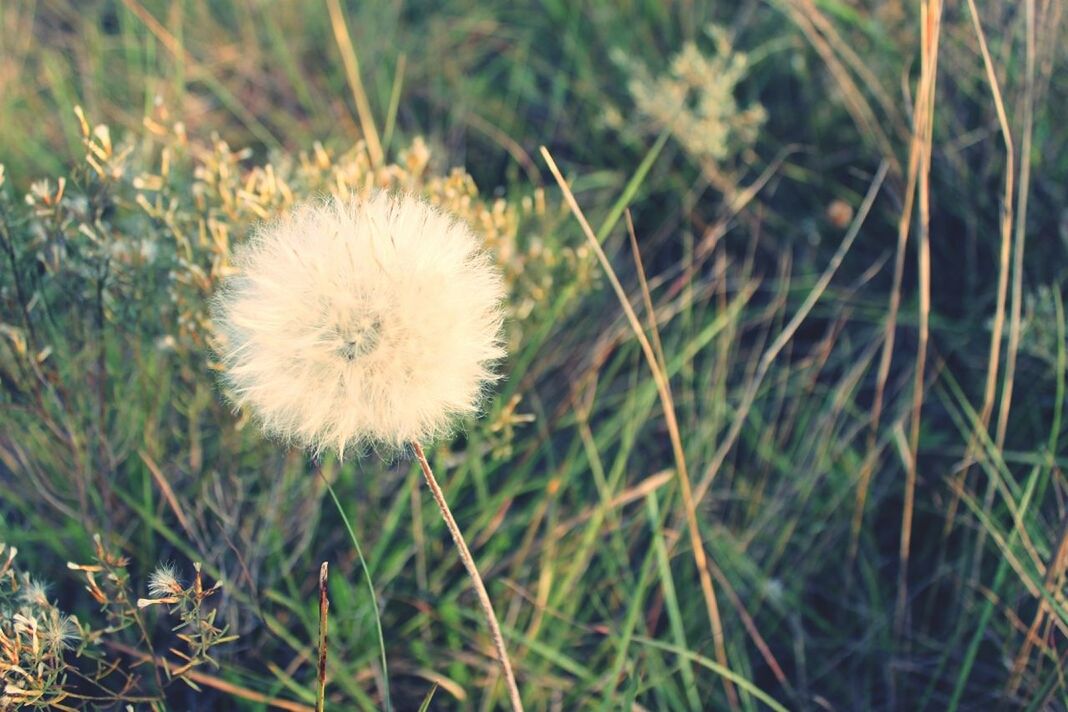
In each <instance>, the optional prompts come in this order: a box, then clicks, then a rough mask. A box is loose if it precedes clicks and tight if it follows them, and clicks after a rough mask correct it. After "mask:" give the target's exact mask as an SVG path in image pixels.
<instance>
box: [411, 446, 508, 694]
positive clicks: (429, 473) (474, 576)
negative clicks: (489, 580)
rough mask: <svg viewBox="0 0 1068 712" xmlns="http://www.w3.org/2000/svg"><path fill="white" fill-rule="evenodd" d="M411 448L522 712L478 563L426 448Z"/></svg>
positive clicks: (495, 616) (502, 640) (498, 625)
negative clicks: (458, 557)
mask: <svg viewBox="0 0 1068 712" xmlns="http://www.w3.org/2000/svg"><path fill="white" fill-rule="evenodd" d="M412 448H413V449H414V450H415V457H416V458H417V459H418V460H419V465H420V467H422V468H423V477H424V478H426V483H427V486H429V487H430V492H431V493H432V494H433V495H434V501H435V502H436V503H437V505H438V509H440V510H441V516H442V518H443V519H444V520H445V526H447V527H448V529H449V533H450V534H452V540H453V542H455V544H456V549H457V551H458V552H459V553H460V560H461V561H463V563H464V568H466V569H467V574H468V576H470V577H471V583H473V584H474V586H475V593H477V594H478V601H479V603H481V604H482V611H483V613H485V614H486V622H487V623H488V624H489V627H490V633H492V634H493V644H494V645H495V646H496V648H497V658H498V660H499V661H500V664H501V669H502V670H504V679H505V682H506V683H507V685H508V694H509V696H510V697H511V698H512V709H514V710H516V712H523V702H522V700H520V699H519V686H518V685H516V682H515V673H513V672H512V663H511V661H510V660H509V659H508V653H507V651H505V649H504V636H503V635H501V626H500V624H499V623H497V615H496V614H495V613H494V612H493V603H492V602H491V601H490V597H489V594H488V593H487V592H486V585H485V584H484V583H482V577H481V576H480V575H479V573H478V568H477V567H476V566H475V560H474V558H472V556H471V551H470V550H469V549H468V548H467V543H466V542H465V541H464V536H463V534H461V533H460V527H459V526H458V525H457V524H456V520H455V519H454V518H453V516H452V510H450V509H449V504H448V502H446V501H445V493H444V492H442V491H441V487H439V486H438V481H437V480H436V479H435V478H434V471H433V470H431V469H430V463H429V462H427V460H426V455H425V454H423V448H422V447H421V446H420V445H419V443H416V442H413V443H412Z"/></svg>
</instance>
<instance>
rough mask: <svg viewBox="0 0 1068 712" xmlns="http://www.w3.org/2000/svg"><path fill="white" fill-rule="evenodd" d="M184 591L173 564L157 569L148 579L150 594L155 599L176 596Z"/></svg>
mask: <svg viewBox="0 0 1068 712" xmlns="http://www.w3.org/2000/svg"><path fill="white" fill-rule="evenodd" d="M183 590H184V589H183V587H182V584H181V583H180V582H179V581H178V574H177V572H176V571H175V569H174V566H173V565H171V564H162V565H160V566H158V567H156V570H155V571H153V572H152V574H151V575H149V577H148V593H149V595H151V596H153V597H154V598H163V597H165V596H174V595H176V594H179V593H181V592H182V591H183Z"/></svg>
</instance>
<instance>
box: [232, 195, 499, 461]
mask: <svg viewBox="0 0 1068 712" xmlns="http://www.w3.org/2000/svg"><path fill="white" fill-rule="evenodd" d="M234 261H235V264H236V267H237V269H238V270H239V273H238V274H237V275H236V276H235V277H233V278H231V279H230V280H228V282H227V284H226V286H225V287H224V289H223V291H222V293H221V295H220V296H219V298H217V300H216V302H215V308H214V317H215V324H216V326H217V329H218V331H219V333H220V335H221V337H222V340H223V345H222V348H221V357H222V361H223V365H224V366H225V372H226V376H225V378H226V385H227V386H228V388H229V397H230V398H231V399H232V401H233V402H234V404H235V405H236V406H238V407H241V408H247V409H248V410H249V411H250V412H251V413H252V414H253V415H254V416H255V417H256V418H258V419H259V421H260V422H261V424H262V426H263V428H264V430H265V431H267V432H268V433H270V434H273V435H275V436H278V437H280V438H281V439H283V440H286V441H290V442H295V443H297V444H299V445H301V446H303V447H307V448H310V449H311V450H313V451H315V452H316V453H318V452H321V451H322V450H324V449H328V448H329V449H334V450H336V451H337V452H338V453H339V454H341V455H344V453H345V452H346V451H347V450H349V449H352V448H357V449H358V448H361V447H362V446H366V445H374V446H379V447H383V446H384V447H385V449H387V450H389V449H393V450H395V449H400V448H403V447H404V446H405V445H406V444H407V443H412V442H418V443H426V442H429V441H431V440H433V439H434V438H436V437H439V436H442V435H444V434H447V433H448V432H449V430H450V429H451V427H453V425H454V423H455V422H456V420H457V418H458V417H462V416H466V415H471V414H474V413H476V412H477V411H478V407H479V403H480V400H481V394H482V392H483V389H484V387H485V385H486V384H487V383H489V382H491V381H492V380H493V379H494V374H493V370H492V368H493V364H494V363H495V362H496V361H498V360H499V359H500V358H501V356H502V355H503V349H502V347H501V340H500V327H501V321H502V312H501V308H500V303H501V298H502V296H503V286H502V281H501V278H500V275H499V274H498V272H497V271H496V270H495V269H494V268H493V266H492V264H491V262H490V259H489V257H488V256H486V255H485V253H483V252H482V250H481V249H480V245H479V242H478V240H477V239H476V238H475V236H474V235H473V234H472V232H471V231H470V230H469V229H468V228H467V227H466V226H465V225H464V224H462V223H460V222H458V221H456V220H453V219H451V218H449V217H448V216H446V215H445V214H444V213H442V212H440V211H438V210H436V209H435V208H433V207H431V206H430V205H428V204H426V203H424V202H421V201H419V200H417V199H416V198H413V197H410V196H406V197H401V198H395V197H392V196H390V195H389V194H386V193H379V194H377V195H374V196H373V197H371V198H369V199H366V200H358V199H350V200H342V199H337V198H335V199H332V200H330V201H329V202H326V203H321V204H311V205H305V206H303V207H300V208H297V209H296V210H295V211H293V212H291V213H290V214H288V215H286V216H285V217H283V218H281V219H280V220H278V221H276V222H274V223H273V224H270V225H268V226H266V227H265V228H264V229H262V230H261V231H260V232H259V233H258V234H256V235H255V236H254V237H253V239H252V240H251V241H250V243H249V244H248V245H246V246H245V248H244V249H242V250H240V251H239V252H238V253H237V255H236V256H235V260H234Z"/></svg>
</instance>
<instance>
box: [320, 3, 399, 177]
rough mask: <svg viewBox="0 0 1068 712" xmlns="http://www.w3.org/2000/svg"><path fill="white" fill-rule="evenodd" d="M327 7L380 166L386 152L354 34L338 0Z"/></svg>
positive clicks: (365, 133)
mask: <svg viewBox="0 0 1068 712" xmlns="http://www.w3.org/2000/svg"><path fill="white" fill-rule="evenodd" d="M326 8H327V10H328V11H329V12H330V26H331V27H332V28H333V30H334V39H335V40H337V48H338V51H339V52H341V61H342V62H343V63H344V64H345V76H346V78H347V79H348V82H349V87H350V88H351V89H352V98H353V101H355V102H356V113H357V114H358V115H359V117H360V129H361V130H362V131H363V137H364V139H366V141H367V151H368V153H370V154H371V163H373V164H374V165H376V166H380V165H382V164H383V162H384V161H385V152H384V151H383V150H382V142H381V141H380V140H379V138H378V129H377V128H376V127H375V120H374V115H373V114H372V113H371V104H370V102H369V101H367V92H366V91H365V90H364V88H363V80H362V79H361V78H360V60H359V59H358V58H357V55H356V47H355V46H354V45H353V43H352V35H350V34H349V26H348V24H347V23H346V22H345V15H344V14H343V13H342V11H341V5H340V4H339V3H338V0H326Z"/></svg>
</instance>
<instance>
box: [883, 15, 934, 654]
mask: <svg viewBox="0 0 1068 712" xmlns="http://www.w3.org/2000/svg"><path fill="white" fill-rule="evenodd" d="M921 22H922V25H921V48H920V52H921V66H920V84H919V91H918V92H917V102H916V117H915V132H914V134H913V143H914V145H915V144H918V146H917V150H918V152H919V156H920V165H919V170H918V181H917V190H918V193H919V196H918V203H919V218H920V219H919V229H918V231H917V240H918V249H917V269H918V271H919V292H920V300H919V301H920V303H919V338H918V340H917V345H916V369H915V374H914V377H913V384H912V419H911V431H910V433H909V458H908V460H907V467H906V472H905V501H904V505H903V507H902V512H901V538H900V543H899V547H898V557H899V559H900V564H899V567H898V575H897V602H896V605H895V607H894V630H895V631H896V632H897V633H898V634H901V633H902V632H903V631H904V628H905V614H906V611H907V605H906V604H907V601H908V565H909V551H910V549H911V545H912V517H913V508H914V503H915V498H916V467H917V462H916V460H917V455H918V450H919V440H920V413H921V412H922V410H923V393H924V387H925V377H924V372H925V367H926V364H927V342H928V340H929V337H930V326H929V322H930V315H931V244H930V242H931V241H930V230H931V200H930V198H931V195H930V193H931V190H930V173H931V147H932V142H933V131H934V107H935V87H936V80H937V77H938V46H939V35H940V33H941V27H942V0H934V2H932V3H930V4H928V3H927V2H924V4H923V12H922V13H921Z"/></svg>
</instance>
